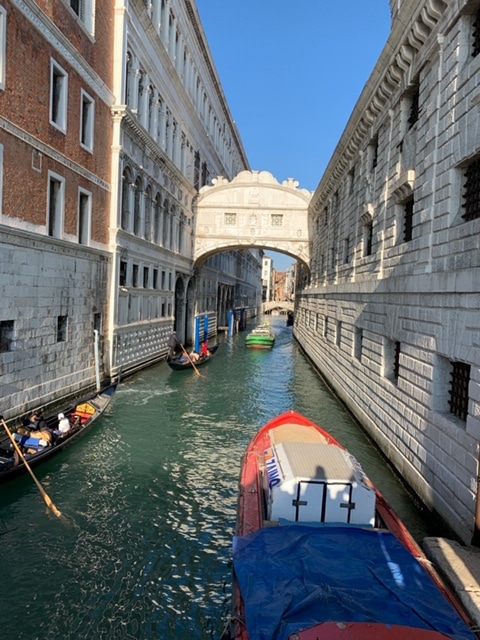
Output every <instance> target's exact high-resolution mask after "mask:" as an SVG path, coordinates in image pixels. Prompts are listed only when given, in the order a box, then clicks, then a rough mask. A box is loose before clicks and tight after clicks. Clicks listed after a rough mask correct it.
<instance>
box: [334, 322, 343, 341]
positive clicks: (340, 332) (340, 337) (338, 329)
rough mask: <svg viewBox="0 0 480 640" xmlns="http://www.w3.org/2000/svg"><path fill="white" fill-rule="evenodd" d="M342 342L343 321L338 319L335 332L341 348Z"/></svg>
mask: <svg viewBox="0 0 480 640" xmlns="http://www.w3.org/2000/svg"><path fill="white" fill-rule="evenodd" d="M341 342H342V321H341V320H337V332H336V334H335V344H336V345H337V347H339V348H340V345H341Z"/></svg>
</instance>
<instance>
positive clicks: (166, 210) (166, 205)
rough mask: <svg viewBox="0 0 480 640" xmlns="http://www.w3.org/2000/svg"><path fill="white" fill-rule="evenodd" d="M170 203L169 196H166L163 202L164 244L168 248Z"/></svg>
mask: <svg viewBox="0 0 480 640" xmlns="http://www.w3.org/2000/svg"><path fill="white" fill-rule="evenodd" d="M169 207H170V203H169V201H168V198H165V201H164V203H163V233H162V246H163V247H164V248H165V249H167V248H168V237H169V225H170V212H169Z"/></svg>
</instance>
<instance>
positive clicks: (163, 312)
mask: <svg viewBox="0 0 480 640" xmlns="http://www.w3.org/2000/svg"><path fill="white" fill-rule="evenodd" d="M161 317H162V318H165V302H162V315H161Z"/></svg>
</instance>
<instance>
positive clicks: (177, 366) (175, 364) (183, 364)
mask: <svg viewBox="0 0 480 640" xmlns="http://www.w3.org/2000/svg"><path fill="white" fill-rule="evenodd" d="M219 346H220V345H218V344H215V345H214V346H213V347H209V348H208V350H209V352H210V353H209V355H206V356H200V358H199V359H198V360H196V361H195V362H192V360H190V359H189V358H185V354H179V355H178V356H176V357H175V358H171V359H170V360H168V361H167V362H168V366H169V367H170V368H171V369H174V370H175V371H183V370H184V369H193V368H194V365H195V367H197V368H198V367H202V366H203V365H204V364H207V362H210V360H211V359H212V358H213V356H214V355H215V353H216V352H217V349H218V347H219Z"/></svg>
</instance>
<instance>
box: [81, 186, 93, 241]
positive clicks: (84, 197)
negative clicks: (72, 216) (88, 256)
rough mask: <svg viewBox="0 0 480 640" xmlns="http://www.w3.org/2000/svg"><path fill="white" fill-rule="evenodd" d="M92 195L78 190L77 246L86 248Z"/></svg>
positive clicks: (88, 238) (88, 237) (88, 239)
mask: <svg viewBox="0 0 480 640" xmlns="http://www.w3.org/2000/svg"><path fill="white" fill-rule="evenodd" d="M91 211H92V195H91V194H90V193H89V192H88V191H84V190H83V189H80V190H79V192H78V244H83V245H85V246H86V247H88V245H89V244H90V220H91Z"/></svg>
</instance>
